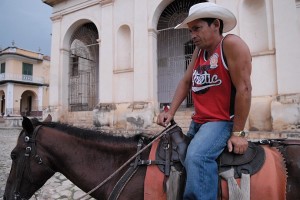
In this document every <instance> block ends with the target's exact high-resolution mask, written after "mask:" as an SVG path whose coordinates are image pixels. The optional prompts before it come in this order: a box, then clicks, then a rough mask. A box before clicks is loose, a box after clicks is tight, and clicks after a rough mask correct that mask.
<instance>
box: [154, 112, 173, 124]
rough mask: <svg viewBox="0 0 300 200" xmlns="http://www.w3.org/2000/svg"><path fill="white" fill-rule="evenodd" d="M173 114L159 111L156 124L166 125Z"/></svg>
mask: <svg viewBox="0 0 300 200" xmlns="http://www.w3.org/2000/svg"><path fill="white" fill-rule="evenodd" d="M173 117H174V116H173V115H172V114H170V112H165V111H164V112H161V113H159V115H158V116H157V122H156V123H157V124H158V125H161V126H164V127H166V126H167V125H168V124H169V123H170V121H171V120H172V119H173Z"/></svg>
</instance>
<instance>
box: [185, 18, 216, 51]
mask: <svg viewBox="0 0 300 200" xmlns="http://www.w3.org/2000/svg"><path fill="white" fill-rule="evenodd" d="M188 27H189V31H190V34H191V37H192V40H193V42H194V44H195V45H196V46H198V47H199V48H200V49H207V48H209V46H210V45H211V43H212V41H213V34H214V29H215V28H216V27H215V25H214V23H212V24H211V25H210V26H208V24H207V22H206V21H203V20H201V19H197V20H194V21H191V22H190V23H188Z"/></svg>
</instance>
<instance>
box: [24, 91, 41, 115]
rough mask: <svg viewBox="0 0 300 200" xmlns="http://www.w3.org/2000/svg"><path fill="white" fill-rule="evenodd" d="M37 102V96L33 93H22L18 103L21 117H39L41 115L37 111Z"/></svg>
mask: <svg viewBox="0 0 300 200" xmlns="http://www.w3.org/2000/svg"><path fill="white" fill-rule="evenodd" d="M37 101H38V99H37V95H36V94H35V93H34V92H32V91H30V90H27V91H25V92H23V93H22V95H21V101H20V114H21V116H41V115H42V113H39V111H38V102H37ZM41 112H42V111H41Z"/></svg>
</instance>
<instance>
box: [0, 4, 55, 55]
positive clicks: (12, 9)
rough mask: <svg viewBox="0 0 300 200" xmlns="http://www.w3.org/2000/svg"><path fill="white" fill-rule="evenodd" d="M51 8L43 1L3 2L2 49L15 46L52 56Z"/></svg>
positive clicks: (0, 17)
mask: <svg viewBox="0 0 300 200" xmlns="http://www.w3.org/2000/svg"><path fill="white" fill-rule="evenodd" d="M51 13H52V7H51V6H49V5H47V4H45V3H43V1H42V0H0V49H4V48H6V47H10V46H12V41H14V43H15V46H16V47H18V48H21V49H26V50H30V51H34V52H39V50H40V52H41V53H42V54H44V55H48V56H51V55H50V53H51V28H52V22H51V20H50V17H51Z"/></svg>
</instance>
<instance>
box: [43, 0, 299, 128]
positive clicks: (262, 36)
mask: <svg viewBox="0 0 300 200" xmlns="http://www.w3.org/2000/svg"><path fill="white" fill-rule="evenodd" d="M43 2H44V3H46V4H48V5H50V6H52V7H53V12H52V17H51V19H52V23H53V24H52V50H51V71H50V89H49V90H50V91H49V94H50V99H49V104H50V110H49V111H48V112H50V113H52V115H53V116H54V119H55V120H60V121H63V122H68V123H72V124H74V125H80V126H82V125H84V126H96V127H108V128H112V129H116V128H120V129H122V130H125V131H126V130H131V129H133V130H136V129H139V128H142V129H151V128H153V127H154V125H153V124H154V122H155V121H156V119H155V117H156V115H157V113H158V112H159V111H160V106H161V105H162V104H163V103H169V102H170V101H171V98H172V96H173V93H174V90H175V87H176V86H177V83H178V81H179V79H180V78H181V76H182V75H183V73H184V71H185V67H186V65H187V63H188V62H189V59H190V54H191V53H192V49H193V47H192V44H191V42H190V36H189V32H188V31H187V30H174V29H173V27H174V26H175V25H177V24H178V23H179V22H181V21H182V19H183V18H185V17H186V15H187V12H188V9H189V7H190V6H191V5H193V4H195V3H199V2H202V0H89V1H83V0H43ZM212 2H215V3H217V4H220V5H223V6H225V7H227V8H228V9H230V10H231V11H232V12H233V13H234V14H235V15H236V17H237V20H238V25H237V26H236V27H235V29H234V30H232V31H231V33H234V34H237V35H239V36H240V37H241V38H243V39H244V40H245V41H246V43H247V44H248V45H249V47H250V50H251V53H252V57H253V72H252V77H251V78H252V86H253V101H252V108H251V113H250V116H249V120H248V124H247V128H248V129H249V130H252V131H257V130H258V131H276V130H278V131H284V130H292V129H293V130H296V129H298V130H299V128H300V127H299V126H300V106H299V104H300V78H299V76H300V64H299V63H300V0H284V1H283V0H213V1H212ZM191 103H192V102H190V100H189V98H188V99H187V100H186V101H185V102H184V103H183V105H182V108H181V109H180V111H179V112H178V115H177V116H176V117H175V119H178V121H180V122H181V125H182V126H183V127H187V126H188V125H189V118H190V115H191V110H192V109H190V108H187V107H190V106H191ZM184 118H186V119H187V120H184Z"/></svg>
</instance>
